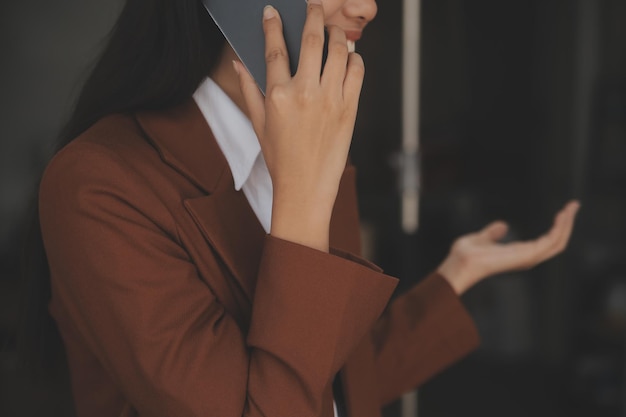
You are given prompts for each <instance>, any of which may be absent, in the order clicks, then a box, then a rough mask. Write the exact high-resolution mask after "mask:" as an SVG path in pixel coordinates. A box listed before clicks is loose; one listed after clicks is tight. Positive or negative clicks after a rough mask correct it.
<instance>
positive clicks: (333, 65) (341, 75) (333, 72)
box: [322, 26, 348, 91]
mask: <svg viewBox="0 0 626 417" xmlns="http://www.w3.org/2000/svg"><path fill="white" fill-rule="evenodd" d="M347 64H348V40H347V38H346V33H345V32H344V31H343V29H341V28H339V27H337V26H329V27H328V57H327V59H326V65H325V66H324V73H323V74H322V85H326V86H330V87H331V88H332V89H336V90H337V91H341V90H342V85H343V82H344V80H345V78H346V70H347Z"/></svg>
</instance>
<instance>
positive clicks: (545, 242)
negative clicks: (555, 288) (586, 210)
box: [529, 202, 580, 264]
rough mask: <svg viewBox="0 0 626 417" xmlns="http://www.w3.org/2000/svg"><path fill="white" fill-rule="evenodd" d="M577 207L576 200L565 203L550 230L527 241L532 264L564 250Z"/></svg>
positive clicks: (578, 205) (570, 233)
mask: <svg viewBox="0 0 626 417" xmlns="http://www.w3.org/2000/svg"><path fill="white" fill-rule="evenodd" d="M579 208H580V204H579V203H578V202H571V203H569V204H567V206H566V207H565V208H564V209H563V210H561V211H560V212H559V213H558V214H557V215H556V217H555V219H554V224H553V226H552V228H551V229H550V231H549V232H548V233H546V234H545V235H543V236H541V237H540V238H539V239H537V240H535V241H533V242H529V244H531V245H532V248H533V255H534V256H533V257H534V260H533V261H534V262H533V263H534V264H538V263H540V262H543V261H546V260H548V259H550V258H552V257H554V256H555V255H558V254H559V253H561V252H563V251H564V250H565V248H566V247H567V244H568V242H569V239H570V237H571V235H572V230H573V228H574V220H575V218H576V213H577V212H578V210H579Z"/></svg>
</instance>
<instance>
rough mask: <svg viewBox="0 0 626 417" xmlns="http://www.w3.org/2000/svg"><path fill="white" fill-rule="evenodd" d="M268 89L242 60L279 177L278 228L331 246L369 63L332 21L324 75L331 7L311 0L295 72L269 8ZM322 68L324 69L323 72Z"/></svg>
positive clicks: (253, 112)
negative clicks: (326, 8) (261, 87)
mask: <svg viewBox="0 0 626 417" xmlns="http://www.w3.org/2000/svg"><path fill="white" fill-rule="evenodd" d="M264 30H265V40H266V62H267V88H266V97H263V95H262V94H261V92H260V91H259V89H258V87H257V85H256V83H255V82H254V80H253V78H252V77H251V76H250V74H249V73H248V72H247V71H246V70H245V69H244V67H243V65H242V64H241V63H239V62H235V63H234V64H235V69H236V70H237V72H238V74H239V79H240V84H241V90H242V93H243V95H244V98H245V102H246V106H247V108H248V113H249V115H250V119H251V120H252V124H253V126H254V129H255V132H256V134H257V136H258V137H259V141H260V143H261V148H262V151H263V156H264V157H265V160H266V162H267V166H268V169H269V172H270V175H271V177H272V183H273V186H274V199H273V209H272V227H271V234H272V235H274V236H276V237H279V238H282V239H286V240H290V241H293V242H297V243H301V244H304V245H307V246H310V247H314V248H316V249H320V250H324V251H327V250H328V233H329V232H328V230H329V225H330V217H331V214H332V209H333V205H334V203H335V198H336V196H337V191H338V188H339V182H340V179H341V176H342V173H343V171H344V169H345V165H346V160H347V156H348V150H349V148H350V142H351V140H352V134H353V131H354V123H355V120H356V113H357V107H358V101H359V96H360V92H361V86H362V83H363V75H364V65H363V60H362V59H361V57H360V56H359V55H357V54H354V53H348V47H347V41H346V35H345V33H344V32H343V30H341V29H340V28H337V27H329V28H328V32H329V36H330V38H329V45H328V58H327V61H326V65H325V67H324V70H323V73H322V54H323V47H324V10H323V8H322V5H321V2H320V1H319V0H310V1H309V4H308V12H307V20H306V23H305V27H304V30H303V35H302V48H301V52H300V61H299V65H298V71H297V73H296V75H295V76H294V77H292V76H291V72H290V70H289V60H288V56H287V49H286V46H285V40H284V38H283V27H282V22H281V19H280V16H279V15H278V13H277V11H276V10H275V9H273V8H272V7H266V9H265V13H264ZM320 74H321V75H320Z"/></svg>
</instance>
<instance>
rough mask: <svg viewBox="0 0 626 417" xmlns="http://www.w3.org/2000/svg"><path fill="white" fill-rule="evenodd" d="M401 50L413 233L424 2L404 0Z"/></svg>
mask: <svg viewBox="0 0 626 417" xmlns="http://www.w3.org/2000/svg"><path fill="white" fill-rule="evenodd" d="M403 16H404V21H403V41H402V44H403V47H402V158H401V165H400V166H401V170H402V172H401V175H400V180H401V193H402V197H401V198H402V230H403V232H404V233H405V234H413V233H415V231H416V230H417V226H418V218H419V168H418V167H419V161H418V151H419V125H420V117H419V116H420V105H419V96H420V28H421V24H420V23H421V21H420V18H421V0H404V7H403Z"/></svg>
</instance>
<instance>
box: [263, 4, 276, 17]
mask: <svg viewBox="0 0 626 417" xmlns="http://www.w3.org/2000/svg"><path fill="white" fill-rule="evenodd" d="M275 17H276V9H275V8H273V7H272V6H270V5H269V4H268V5H267V6H265V8H264V9H263V19H264V20H270V19H273V18H275Z"/></svg>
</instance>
